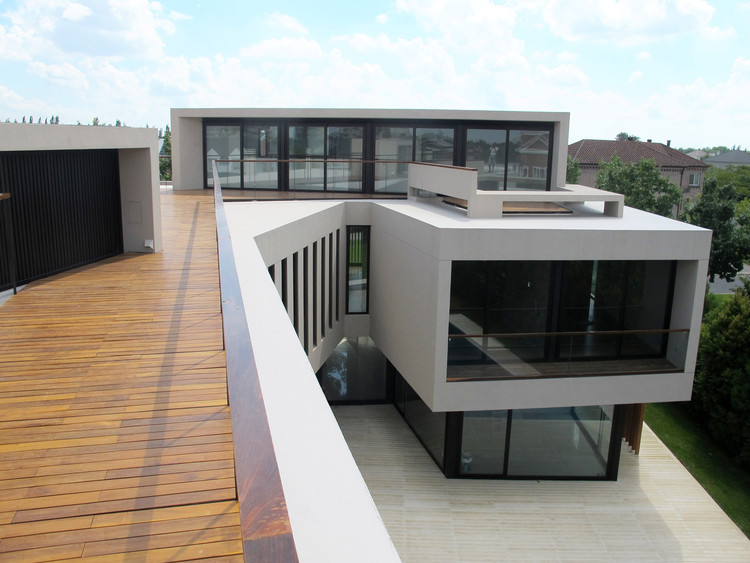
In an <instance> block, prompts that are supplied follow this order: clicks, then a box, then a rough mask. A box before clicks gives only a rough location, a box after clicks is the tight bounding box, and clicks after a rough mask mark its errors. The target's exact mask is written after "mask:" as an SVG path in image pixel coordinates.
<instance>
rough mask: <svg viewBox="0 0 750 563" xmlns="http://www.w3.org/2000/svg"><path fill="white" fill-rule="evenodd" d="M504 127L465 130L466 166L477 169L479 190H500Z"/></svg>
mask: <svg viewBox="0 0 750 563" xmlns="http://www.w3.org/2000/svg"><path fill="white" fill-rule="evenodd" d="M506 137H507V131H506V130H505V129H469V130H467V131H466V166H467V167H469V168H476V169H477V171H478V181H477V183H478V187H479V189H480V190H495V191H496V190H502V189H504V181H505V146H506Z"/></svg>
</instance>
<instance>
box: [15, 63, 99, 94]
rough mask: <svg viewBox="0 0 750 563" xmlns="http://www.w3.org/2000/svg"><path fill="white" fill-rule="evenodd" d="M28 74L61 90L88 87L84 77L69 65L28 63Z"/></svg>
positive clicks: (79, 71)
mask: <svg viewBox="0 0 750 563" xmlns="http://www.w3.org/2000/svg"><path fill="white" fill-rule="evenodd" d="M29 72H31V73H32V74H34V75H36V76H38V77H40V78H42V79H44V80H47V81H48V82H51V83H53V84H56V85H58V86H62V87H63V88H71V89H73V90H86V89H88V87H89V84H88V80H87V79H86V75H85V74H84V73H83V72H81V70H80V69H78V68H76V67H75V66H73V65H72V64H70V63H67V62H66V63H63V64H45V63H43V62H40V61H33V62H31V63H29Z"/></svg>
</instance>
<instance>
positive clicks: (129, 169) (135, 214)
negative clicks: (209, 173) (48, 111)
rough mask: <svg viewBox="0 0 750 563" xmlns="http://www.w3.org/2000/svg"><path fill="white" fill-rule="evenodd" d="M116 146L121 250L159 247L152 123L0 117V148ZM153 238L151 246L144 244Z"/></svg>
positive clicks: (156, 145)
mask: <svg viewBox="0 0 750 563" xmlns="http://www.w3.org/2000/svg"><path fill="white" fill-rule="evenodd" d="M84 149H95V150H97V149H98V150H101V149H118V153H119V160H120V197H121V203H122V228H123V247H124V250H125V252H158V251H160V250H161V206H160V203H159V139H158V132H157V130H156V129H152V128H134V127H103V126H100V127H94V126H88V125H42V124H24V123H0V151H22V150H24V151H55V150H84ZM146 240H153V241H154V248H153V249H151V248H147V247H146V246H145V241H146Z"/></svg>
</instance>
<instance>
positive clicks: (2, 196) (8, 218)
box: [0, 192, 18, 295]
mask: <svg viewBox="0 0 750 563" xmlns="http://www.w3.org/2000/svg"><path fill="white" fill-rule="evenodd" d="M3 200H8V201H7V202H6V203H5V204H3V221H4V223H5V238H6V239H7V246H8V270H9V271H10V283H11V284H12V285H13V295H16V294H17V293H18V288H17V287H16V245H15V243H14V241H13V214H12V213H11V212H10V193H1V192H0V201H3Z"/></svg>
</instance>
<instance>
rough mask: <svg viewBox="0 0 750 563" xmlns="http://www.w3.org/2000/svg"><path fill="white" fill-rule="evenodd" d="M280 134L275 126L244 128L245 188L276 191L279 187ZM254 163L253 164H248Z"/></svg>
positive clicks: (249, 126) (247, 126)
mask: <svg viewBox="0 0 750 563" xmlns="http://www.w3.org/2000/svg"><path fill="white" fill-rule="evenodd" d="M278 136H279V133H278V127H275V126H273V125H249V124H247V125H245V126H244V127H243V149H242V160H243V161H245V162H243V164H242V167H243V175H244V178H243V180H244V186H243V187H244V188H245V189H253V190H276V189H278V187H279V181H278V179H279V165H278V163H277V162H271V161H276V160H278V159H279V152H278V147H279V138H278ZM247 161H252V162H247Z"/></svg>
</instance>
